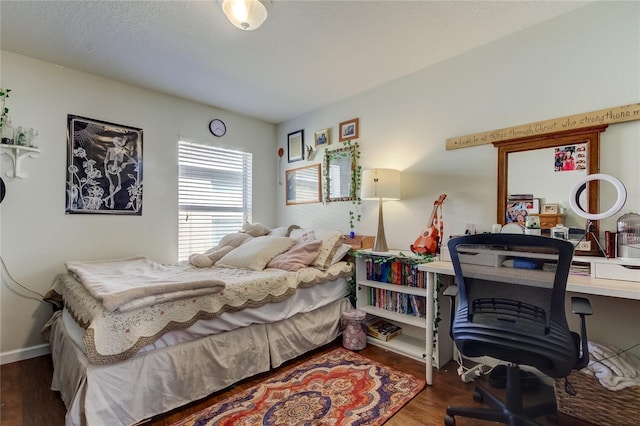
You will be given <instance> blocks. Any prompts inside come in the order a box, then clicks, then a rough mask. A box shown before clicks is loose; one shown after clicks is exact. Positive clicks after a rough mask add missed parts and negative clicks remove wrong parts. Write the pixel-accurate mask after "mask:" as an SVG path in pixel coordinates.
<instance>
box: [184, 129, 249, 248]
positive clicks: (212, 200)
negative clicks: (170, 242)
mask: <svg viewBox="0 0 640 426" xmlns="http://www.w3.org/2000/svg"><path fill="white" fill-rule="evenodd" d="M178 165H179V173H178V205H179V215H178V217H179V224H178V245H179V247H178V260H186V259H188V258H189V255H190V254H192V253H204V252H205V251H207V250H209V249H210V248H211V247H213V246H215V245H216V244H218V241H220V239H221V238H222V237H224V236H225V235H227V234H230V233H232V232H237V231H239V230H240V229H241V228H242V224H243V223H244V222H251V154H250V153H246V152H241V151H233V150H230V149H222V148H215V147H211V146H207V145H199V144H195V143H191V142H185V141H179V142H178Z"/></svg>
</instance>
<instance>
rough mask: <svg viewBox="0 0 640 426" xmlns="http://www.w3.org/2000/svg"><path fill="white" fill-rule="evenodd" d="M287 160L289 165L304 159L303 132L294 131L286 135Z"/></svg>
mask: <svg viewBox="0 0 640 426" xmlns="http://www.w3.org/2000/svg"><path fill="white" fill-rule="evenodd" d="M287 147H288V149H287V159H288V160H289V163H293V162H294V161H300V160H303V159H304V130H296V131H295V132H291V133H289V134H288V135H287Z"/></svg>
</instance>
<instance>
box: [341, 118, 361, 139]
mask: <svg viewBox="0 0 640 426" xmlns="http://www.w3.org/2000/svg"><path fill="white" fill-rule="evenodd" d="M359 123H360V119H359V118H354V119H352V120H348V121H343V122H342V123H340V125H339V126H338V130H339V131H340V138H339V141H340V142H346V141H349V140H351V139H358V135H359V130H358V127H359Z"/></svg>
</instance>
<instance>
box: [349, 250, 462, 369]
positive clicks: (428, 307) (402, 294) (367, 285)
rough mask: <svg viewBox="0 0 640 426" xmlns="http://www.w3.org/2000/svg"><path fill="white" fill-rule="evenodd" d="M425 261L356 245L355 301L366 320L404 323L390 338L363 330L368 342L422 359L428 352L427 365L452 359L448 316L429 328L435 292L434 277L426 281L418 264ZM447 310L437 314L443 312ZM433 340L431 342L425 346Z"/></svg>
mask: <svg viewBox="0 0 640 426" xmlns="http://www.w3.org/2000/svg"><path fill="white" fill-rule="evenodd" d="M424 262H426V260H425V259H422V258H420V257H418V256H415V255H413V254H412V253H411V252H408V253H405V252H400V251H396V250H391V251H389V252H384V253H383V252H374V251H372V250H359V251H358V254H357V256H356V282H357V287H356V296H357V299H356V307H357V309H359V310H361V311H364V312H366V313H367V314H368V315H367V321H368V322H370V321H375V320H376V319H377V318H383V319H385V320H388V321H390V322H392V323H394V324H396V325H397V326H399V327H401V328H402V333H401V334H400V335H398V336H396V337H394V338H393V339H391V340H389V341H386V342H385V341H382V340H378V339H375V338H373V337H371V336H367V343H369V344H372V345H375V346H380V347H382V348H385V349H388V350H390V351H392V352H396V353H399V354H402V355H405V356H407V357H409V358H413V359H416V360H420V361H423V362H426V359H427V358H428V357H429V356H430V357H431V358H432V363H431V365H433V366H435V367H438V368H439V367H442V366H443V365H444V364H445V363H446V362H448V361H449V360H450V359H451V356H452V349H453V344H452V342H451V338H450V337H449V334H448V332H447V330H448V325H446V324H443V323H444V322H446V323H447V324H448V321H441V322H440V326H439V329H441V330H444V332H442V333H440V334H439V335H437V334H435V333H434V332H433V331H434V320H435V308H436V305H435V300H436V299H435V297H437V295H436V294H435V290H434V283H433V280H431V281H429V280H428V279H427V276H428V274H427V272H424V271H420V270H419V269H418V267H417V266H418V265H419V264H420V263H424ZM430 292H431V297H429V296H430V294H429V293H430ZM443 309H445V310H447V309H448V305H447V304H444V306H443ZM447 312H448V311H447ZM447 312H441V314H440V316H441V317H442V318H443V319H444V318H447ZM443 313H444V315H443ZM447 320H448V318H447ZM443 327H444V328H443ZM429 331H431V333H429ZM431 341H433V344H432V346H428V345H427V343H428V342H429V343H430V342H431ZM430 344H431V343H430ZM429 349H432V350H429ZM428 375H429V374H428Z"/></svg>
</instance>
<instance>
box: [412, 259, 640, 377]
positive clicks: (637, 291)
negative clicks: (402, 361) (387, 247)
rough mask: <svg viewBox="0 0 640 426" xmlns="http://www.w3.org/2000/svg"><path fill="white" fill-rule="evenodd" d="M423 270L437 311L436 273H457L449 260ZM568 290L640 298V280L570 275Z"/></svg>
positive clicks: (423, 266)
mask: <svg viewBox="0 0 640 426" xmlns="http://www.w3.org/2000/svg"><path fill="white" fill-rule="evenodd" d="M418 269H419V270H421V271H425V272H427V284H428V287H427V288H428V289H429V294H431V295H432V297H431V298H428V299H427V304H428V306H430V307H432V309H431V310H428V312H435V310H434V309H433V306H435V305H434V303H435V302H434V298H433V291H432V289H434V288H435V279H436V274H440V275H452V276H453V275H455V273H454V272H453V264H452V263H451V262H448V261H443V260H438V261H435V262H430V263H423V264H421V265H419V266H418ZM567 291H569V292H574V293H582V294H592V295H598V296H610V297H616V298H622V299H632V300H640V282H634V281H622V280H609V279H601V278H592V277H587V276H579V275H569V279H568V280H567ZM433 323H434V318H433V317H431V318H430V317H429V315H427V338H426V341H427V342H433ZM426 354H427V359H431V357H432V356H433V345H429V344H428V345H427V347H426ZM432 379H433V366H432V365H431V363H427V384H431V383H432Z"/></svg>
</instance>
